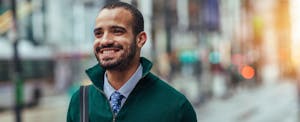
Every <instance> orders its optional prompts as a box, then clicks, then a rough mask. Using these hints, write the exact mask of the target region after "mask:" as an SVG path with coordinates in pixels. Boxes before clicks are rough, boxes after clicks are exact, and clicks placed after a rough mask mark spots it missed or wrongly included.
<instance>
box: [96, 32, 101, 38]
mask: <svg viewBox="0 0 300 122" xmlns="http://www.w3.org/2000/svg"><path fill="white" fill-rule="evenodd" d="M94 34H95V36H96V37H99V36H102V32H95V33H94Z"/></svg>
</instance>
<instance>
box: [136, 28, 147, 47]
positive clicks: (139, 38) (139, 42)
mask: <svg viewBox="0 0 300 122" xmlns="http://www.w3.org/2000/svg"><path fill="white" fill-rule="evenodd" d="M136 40H137V41H136V43H137V46H138V47H139V48H142V47H143V45H144V44H145V43H146V41H147V34H146V32H144V31H143V32H140V33H139V34H138V35H137V36H136Z"/></svg>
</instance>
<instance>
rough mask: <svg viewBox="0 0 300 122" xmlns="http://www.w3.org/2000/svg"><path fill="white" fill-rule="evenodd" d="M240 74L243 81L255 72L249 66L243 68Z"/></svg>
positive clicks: (251, 76)
mask: <svg viewBox="0 0 300 122" xmlns="http://www.w3.org/2000/svg"><path fill="white" fill-rule="evenodd" d="M241 74H242V76H243V77H244V78H245V79H251V78H253V77H254V75H255V70H254V69H253V68H252V67H251V66H248V65H246V66H244V67H243V68H242V70H241Z"/></svg>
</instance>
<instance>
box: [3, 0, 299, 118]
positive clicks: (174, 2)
mask: <svg viewBox="0 0 300 122" xmlns="http://www.w3.org/2000/svg"><path fill="white" fill-rule="evenodd" d="M115 1H122V2H127V3H129V4H132V5H133V6H136V7H137V8H138V9H139V10H140V11H141V13H142V15H143V17H144V19H143V22H144V25H143V26H144V27H143V31H144V32H145V33H146V34H147V41H146V43H145V45H143V48H142V49H141V53H140V54H141V56H142V57H145V58H147V59H149V60H150V61H151V62H152V63H153V67H152V69H151V72H153V73H154V74H156V75H157V76H158V77H160V78H161V79H163V80H165V81H166V82H167V83H168V84H170V85H171V86H173V87H174V88H176V89H177V90H179V91H180V92H181V93H183V94H184V95H185V96H186V97H187V98H188V99H189V100H190V101H191V103H192V104H193V106H194V108H195V110H196V112H197V117H198V121H199V122H300V116H299V115H300V110H299V108H300V107H299V105H300V50H299V47H300V34H299V32H300V12H299V11H300V0H263V1H260V0H229V1H224V0H168V1H166V0H165V1H162V0H75V1H74V0H63V1H61V0H0V49H1V51H0V122H20V120H19V121H18V119H15V118H17V117H16V115H19V114H16V115H15V112H14V108H19V107H20V106H22V105H24V109H23V111H22V120H23V121H24V122H65V121H66V114H67V108H68V104H69V101H70V98H71V95H72V94H73V93H74V91H76V90H77V89H78V88H79V86H80V85H81V84H84V83H86V81H88V80H87V79H88V77H87V75H86V74H85V72H84V71H85V70H86V69H87V68H89V67H92V66H94V65H95V64H97V63H99V62H97V59H96V58H95V49H94V47H95V41H97V37H96V35H95V32H94V31H93V30H94V29H95V28H96V27H95V17H96V16H98V12H99V8H101V7H103V6H104V5H105V4H107V3H110V2H115ZM133 40H134V39H133ZM118 41H119V40H113V41H112V42H115V43H119V42H118ZM124 49H125V48H124ZM174 102H176V101H174ZM16 106H17V107H16ZM15 110H20V109H15ZM16 113H18V112H16Z"/></svg>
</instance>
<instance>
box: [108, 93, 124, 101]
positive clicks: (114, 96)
mask: <svg viewBox="0 0 300 122" xmlns="http://www.w3.org/2000/svg"><path fill="white" fill-rule="evenodd" d="M123 97H124V96H123V95H122V94H121V93H120V92H117V91H115V92H114V93H112V94H111V97H110V99H111V100H117V101H119V100H122V98H123Z"/></svg>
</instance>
